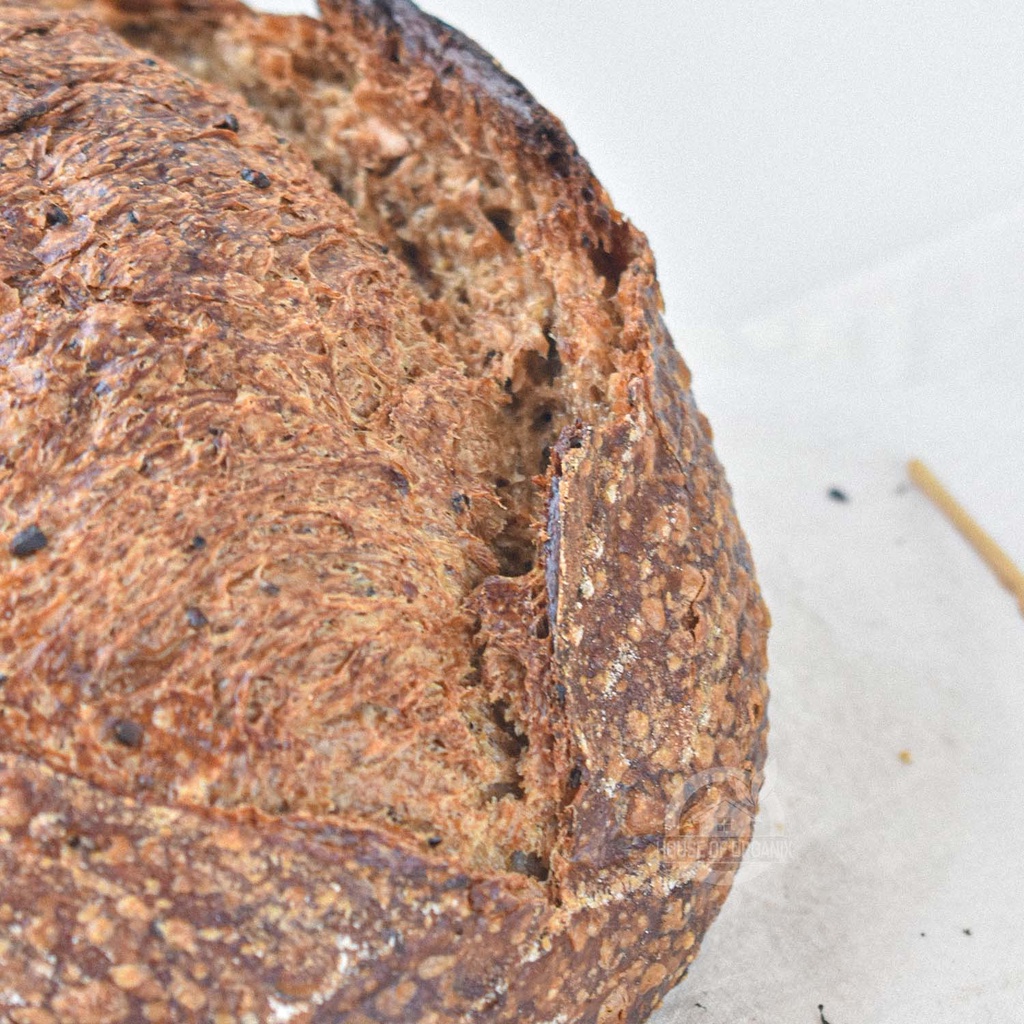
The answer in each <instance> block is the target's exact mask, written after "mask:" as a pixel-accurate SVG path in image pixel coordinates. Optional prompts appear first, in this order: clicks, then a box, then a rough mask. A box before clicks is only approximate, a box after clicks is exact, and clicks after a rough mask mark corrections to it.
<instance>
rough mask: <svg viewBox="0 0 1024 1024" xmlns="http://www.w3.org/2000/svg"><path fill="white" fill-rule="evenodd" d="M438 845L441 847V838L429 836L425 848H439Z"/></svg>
mask: <svg viewBox="0 0 1024 1024" xmlns="http://www.w3.org/2000/svg"><path fill="white" fill-rule="evenodd" d="M440 845H441V837H440V836H431V837H430V838H429V839H428V840H427V846H440Z"/></svg>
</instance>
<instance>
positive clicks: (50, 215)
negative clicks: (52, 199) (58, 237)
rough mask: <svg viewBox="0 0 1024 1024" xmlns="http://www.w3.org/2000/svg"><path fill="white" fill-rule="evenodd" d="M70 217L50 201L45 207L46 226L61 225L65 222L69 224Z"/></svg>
mask: <svg viewBox="0 0 1024 1024" xmlns="http://www.w3.org/2000/svg"><path fill="white" fill-rule="evenodd" d="M70 223H71V218H70V217H69V216H68V215H67V214H66V213H65V212H64V211H63V210H62V209H61V208H60V207H59V206H56V205H55V204H54V203H50V205H49V206H47V208H46V226H47V227H50V228H55V227H63V225H65V224H70Z"/></svg>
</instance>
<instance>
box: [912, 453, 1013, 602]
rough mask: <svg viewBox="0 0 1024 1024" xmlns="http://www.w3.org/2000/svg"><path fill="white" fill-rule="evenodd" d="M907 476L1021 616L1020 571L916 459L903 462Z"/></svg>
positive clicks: (932, 474)
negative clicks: (1010, 597)
mask: <svg viewBox="0 0 1024 1024" xmlns="http://www.w3.org/2000/svg"><path fill="white" fill-rule="evenodd" d="M907 474H908V475H909V476H910V479H911V480H912V481H913V482H914V484H916V485H917V487H918V488H919V489H920V490H921V492H922V493H923V494H924V495H925V497H926V498H928V499H929V500H930V501H931V502H932V504H933V505H935V506H936V507H937V508H938V509H939V511H940V512H942V514H943V515H944V516H945V517H946V518H947V519H948V520H949V521H950V522H951V523H952V524H953V526H955V527H956V529H957V530H958V531H959V533H960V535H961V536H962V537H963V538H964V539H965V540H966V541H967V543H968V544H970V545H971V547H972V548H974V550H975V551H976V552H977V553H978V555H979V556H980V557H981V559H982V561H983V562H984V563H985V564H986V565H987V566H988V567H989V568H990V569H991V570H992V572H993V573H995V576H996V578H997V579H998V580H999V582H1000V583H1001V584H1002V585H1003V586H1004V587H1005V588H1006V589H1007V590H1008V591H1010V593H1011V594H1013V596H1014V597H1016V598H1017V605H1018V607H1019V608H1020V612H1021V614H1022V615H1024V572H1021V570H1020V567H1019V566H1018V565H1017V564H1016V563H1015V562H1014V560H1013V559H1012V558H1011V557H1010V556H1009V555H1008V554H1007V553H1006V552H1005V551H1004V550H1003V549H1002V548H1001V547H1000V546H999V545H998V544H997V543H996V541H995V540H994V539H993V537H992V536H991V535H990V534H989V533H988V532H987V531H986V530H985V529H983V528H982V526H981V524H980V523H979V522H978V521H977V520H976V519H975V518H974V517H973V516H972V515H971V514H970V513H969V512H968V511H967V509H965V508H964V507H963V505H961V504H960V503H959V502H958V501H957V500H956V498H954V497H953V495H952V494H950V493H949V491H948V490H947V489H946V488H945V486H944V485H943V484H942V482H941V481H940V480H939V478H938V477H937V476H936V475H935V474H934V473H933V472H932V471H931V470H930V469H929V468H928V467H927V466H926V465H925V464H924V463H923V462H922V461H921V460H920V459H911V460H910V461H909V462H908V463H907Z"/></svg>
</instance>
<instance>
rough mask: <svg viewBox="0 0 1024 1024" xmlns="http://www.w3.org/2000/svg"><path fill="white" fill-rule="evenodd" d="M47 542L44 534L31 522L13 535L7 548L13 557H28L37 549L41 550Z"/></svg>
mask: <svg viewBox="0 0 1024 1024" xmlns="http://www.w3.org/2000/svg"><path fill="white" fill-rule="evenodd" d="M47 543H48V541H47V538H46V534H45V533H43V531H42V530H40V529H39V527H38V526H36V525H35V523H33V524H32V525H31V526H26V527H25V529H24V530H19V531H18V532H17V533H16V534H15V535H14V539H13V540H12V541H11V544H10V547H9V549H8V550H9V551H10V552H11V554H12V555H14V557H15V558H28V557H29V556H30V555H34V554H35V553H36V552H37V551H42V550H43V548H45V547H46V545H47Z"/></svg>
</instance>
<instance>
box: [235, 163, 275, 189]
mask: <svg viewBox="0 0 1024 1024" xmlns="http://www.w3.org/2000/svg"><path fill="white" fill-rule="evenodd" d="M242 180H243V181H247V182H248V183H249V184H250V185H254V186H255V187H256V188H270V179H269V178H268V177H267V176H266V175H265V174H264V173H263V172H262V171H254V170H253V169H252V168H251V167H246V169H245V170H244V171H242Z"/></svg>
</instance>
